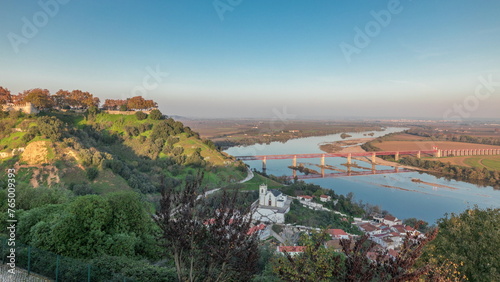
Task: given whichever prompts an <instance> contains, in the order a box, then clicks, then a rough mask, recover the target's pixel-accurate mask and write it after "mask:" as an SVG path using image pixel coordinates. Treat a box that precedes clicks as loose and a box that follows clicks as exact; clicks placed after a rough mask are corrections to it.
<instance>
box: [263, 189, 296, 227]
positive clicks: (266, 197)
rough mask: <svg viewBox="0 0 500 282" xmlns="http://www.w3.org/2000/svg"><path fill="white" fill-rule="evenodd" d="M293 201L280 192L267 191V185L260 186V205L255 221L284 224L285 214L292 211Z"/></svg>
mask: <svg viewBox="0 0 500 282" xmlns="http://www.w3.org/2000/svg"><path fill="white" fill-rule="evenodd" d="M291 202H292V199H290V198H289V197H288V196H287V195H285V194H283V193H281V192H280V191H278V190H275V189H271V190H267V185H265V184H261V185H260V186H259V205H258V207H257V209H256V211H255V213H254V214H253V218H254V219H255V220H259V221H263V222H273V223H284V222H285V214H286V213H287V212H289V211H290V204H291Z"/></svg>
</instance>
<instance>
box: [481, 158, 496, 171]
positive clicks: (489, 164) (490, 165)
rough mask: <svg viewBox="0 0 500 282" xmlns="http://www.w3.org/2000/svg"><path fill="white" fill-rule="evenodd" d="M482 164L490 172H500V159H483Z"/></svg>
mask: <svg viewBox="0 0 500 282" xmlns="http://www.w3.org/2000/svg"><path fill="white" fill-rule="evenodd" d="M481 164H482V165H484V166H485V167H486V168H487V169H490V170H500V157H499V158H497V159H483V160H482V161H481Z"/></svg>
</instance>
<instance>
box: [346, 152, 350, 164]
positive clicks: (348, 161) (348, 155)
mask: <svg viewBox="0 0 500 282" xmlns="http://www.w3.org/2000/svg"><path fill="white" fill-rule="evenodd" d="M347 164H349V165H350V164H351V153H349V154H347Z"/></svg>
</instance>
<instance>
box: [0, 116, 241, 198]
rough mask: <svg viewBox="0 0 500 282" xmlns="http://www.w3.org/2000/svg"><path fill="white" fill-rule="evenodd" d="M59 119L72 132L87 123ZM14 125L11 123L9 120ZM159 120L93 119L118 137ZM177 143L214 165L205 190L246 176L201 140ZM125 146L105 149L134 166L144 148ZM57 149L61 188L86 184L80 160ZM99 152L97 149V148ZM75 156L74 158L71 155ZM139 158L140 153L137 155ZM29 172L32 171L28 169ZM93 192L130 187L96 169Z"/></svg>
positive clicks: (9, 142)
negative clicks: (66, 155) (141, 125)
mask: <svg viewBox="0 0 500 282" xmlns="http://www.w3.org/2000/svg"><path fill="white" fill-rule="evenodd" d="M55 115H56V116H57V117H58V118H59V119H61V120H63V121H64V122H65V123H67V124H68V125H69V126H70V127H73V128H75V129H82V128H84V127H85V126H88V125H90V124H91V122H88V121H87V120H86V119H84V117H83V116H82V115H81V114H74V113H57V114H55ZM13 122H14V121H13ZM22 122H24V123H28V124H26V125H25V126H24V127H25V128H27V127H28V126H32V124H31V123H30V121H29V120H27V119H24V120H23V118H19V119H17V120H16V121H15V124H16V126H17V125H18V124H20V123H22ZM158 122H159V121H155V120H150V119H145V120H137V118H136V116H135V115H111V114H105V113H101V114H98V115H97V116H96V119H95V123H98V124H101V125H102V127H104V128H106V129H105V130H107V131H108V132H112V133H115V134H119V135H124V134H125V130H124V129H125V127H126V126H134V125H139V124H142V123H151V124H155V123H158ZM151 132H152V131H151V130H149V131H146V132H143V133H142V134H141V135H142V136H145V137H148V136H149V135H150V134H151ZM25 134H26V132H13V133H12V134H10V135H9V136H7V137H6V138H2V140H0V146H1V145H3V147H5V151H9V152H10V150H12V149H13V148H17V147H20V146H26V144H23V142H22V140H21V139H22V136H24V135H25ZM177 137H179V142H178V143H176V144H175V145H174V146H176V147H178V146H180V147H183V148H184V153H183V154H184V155H186V157H188V156H189V155H191V154H192V153H193V152H194V151H195V150H197V149H198V148H200V149H201V151H200V153H201V155H202V156H203V157H204V158H205V160H206V161H208V162H210V163H211V164H212V165H213V166H216V167H217V168H216V169H213V170H210V171H206V172H205V180H204V184H205V185H206V186H207V187H209V188H217V187H221V186H225V185H227V183H230V182H236V181H239V180H241V179H243V178H244V177H245V176H246V172H241V171H239V170H237V169H236V168H235V166H234V163H233V162H232V161H230V160H229V159H227V158H226V157H224V156H223V155H222V154H221V153H220V152H218V151H216V150H213V149H211V148H209V147H208V146H207V145H206V144H204V143H203V142H202V140H200V139H198V138H196V137H187V134H185V133H183V134H180V135H178V136H177ZM134 139H135V140H132V141H130V142H128V143H126V144H116V145H113V146H110V147H109V148H108V149H107V150H109V151H110V153H111V154H112V155H115V156H117V157H118V158H120V159H122V160H124V161H125V162H126V163H128V164H132V165H134V164H136V163H137V161H138V158H139V157H138V156H137V155H138V154H137V153H138V152H139V153H140V152H141V150H144V145H143V143H142V142H140V141H139V140H138V137H136V138H134ZM41 140H46V139H42V138H41V137H40V136H37V137H36V138H35V139H33V140H32V141H30V143H31V142H33V141H41ZM54 145H55V147H56V148H57V150H52V149H51V150H49V159H50V160H51V162H53V163H56V164H57V167H58V168H59V169H60V178H61V182H62V183H61V184H62V185H65V186H67V185H69V184H70V183H74V184H81V183H85V182H87V183H88V179H87V177H86V173H85V171H84V170H83V169H82V168H83V167H82V166H81V161H80V160H78V157H77V159H76V160H75V159H73V158H71V157H65V158H62V155H63V154H67V153H68V150H70V149H61V147H62V146H61V143H56V144H54ZM124 145H125V146H124ZM97 149H99V148H97ZM101 151H102V150H101ZM75 155H78V154H77V153H76V152H75ZM139 155H141V154H139ZM159 157H160V158H162V157H163V158H166V157H167V156H166V155H164V154H163V153H161V154H160V156H159ZM9 159H12V158H11V157H9V158H7V159H2V160H0V166H1V167H3V166H6V164H7V161H8V160H9ZM29 170H30V171H31V170H32V169H29ZM163 172H164V174H165V175H166V176H169V177H176V178H178V179H184V178H185V177H186V175H187V174H194V173H195V172H196V169H194V168H184V169H183V170H182V171H180V172H178V173H176V174H175V176H174V175H172V173H170V171H168V170H166V169H164V170H163ZM23 179H25V181H27V182H28V181H29V178H23ZM91 185H92V187H93V188H94V190H95V191H96V192H98V193H106V192H113V191H118V190H130V189H131V188H130V187H129V186H128V184H127V182H126V181H125V179H123V178H122V177H121V176H119V175H115V174H114V173H113V172H112V171H110V170H109V169H104V170H100V173H99V176H98V177H97V179H95V180H94V181H92V183H91Z"/></svg>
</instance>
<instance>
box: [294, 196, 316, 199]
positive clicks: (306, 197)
mask: <svg viewBox="0 0 500 282" xmlns="http://www.w3.org/2000/svg"><path fill="white" fill-rule="evenodd" d="M297 197H299V198H304V199H312V198H313V197H311V196H307V195H300V196H297Z"/></svg>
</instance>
